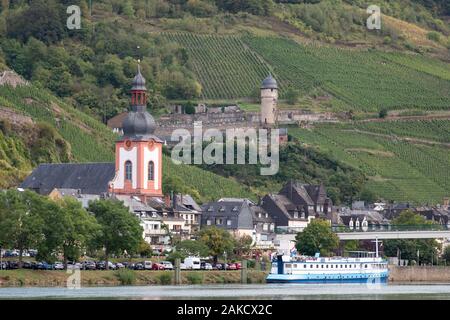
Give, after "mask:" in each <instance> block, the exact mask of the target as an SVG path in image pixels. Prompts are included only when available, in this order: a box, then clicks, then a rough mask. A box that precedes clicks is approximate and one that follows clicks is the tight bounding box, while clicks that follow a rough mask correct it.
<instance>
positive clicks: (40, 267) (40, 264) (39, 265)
mask: <svg viewBox="0 0 450 320" xmlns="http://www.w3.org/2000/svg"><path fill="white" fill-rule="evenodd" d="M35 268H36V269H37V270H53V265H52V264H50V263H47V262H45V261H41V262H37V263H36V266H35Z"/></svg>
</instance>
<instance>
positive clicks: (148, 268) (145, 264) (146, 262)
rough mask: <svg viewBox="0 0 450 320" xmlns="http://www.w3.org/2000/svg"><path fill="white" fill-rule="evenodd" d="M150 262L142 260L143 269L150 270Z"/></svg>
mask: <svg viewBox="0 0 450 320" xmlns="http://www.w3.org/2000/svg"><path fill="white" fill-rule="evenodd" d="M152 264H153V263H152V262H151V261H144V269H145V270H152Z"/></svg>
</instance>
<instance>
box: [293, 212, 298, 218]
mask: <svg viewBox="0 0 450 320" xmlns="http://www.w3.org/2000/svg"><path fill="white" fill-rule="evenodd" d="M294 219H298V212H297V211H295V212H294Z"/></svg>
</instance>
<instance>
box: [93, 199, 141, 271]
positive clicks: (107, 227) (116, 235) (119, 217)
mask: <svg viewBox="0 0 450 320" xmlns="http://www.w3.org/2000/svg"><path fill="white" fill-rule="evenodd" d="M88 210H89V211H90V212H92V213H93V214H94V216H95V218H96V219H97V222H98V223H99V224H100V232H99V233H98V234H97V235H96V237H94V239H93V245H94V246H96V247H98V248H103V249H104V254H105V261H106V268H108V261H109V257H110V256H111V255H112V254H122V253H123V252H124V251H127V253H129V254H131V253H133V252H137V250H138V248H139V244H140V243H141V239H142V233H143V229H142V227H141V225H140V224H139V220H138V218H137V217H136V216H134V215H133V214H131V213H130V212H129V211H128V208H126V207H125V206H124V205H123V203H122V202H121V201H118V200H109V199H108V200H96V201H93V202H91V203H90V204H89V208H88Z"/></svg>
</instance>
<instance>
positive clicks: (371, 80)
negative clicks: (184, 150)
mask: <svg viewBox="0 0 450 320" xmlns="http://www.w3.org/2000/svg"><path fill="white" fill-rule="evenodd" d="M162 37H164V38H165V39H167V40H169V41H173V42H176V43H178V44H180V45H182V46H183V47H184V48H185V49H186V50H187V52H188V56H189V59H190V62H191V68H192V70H193V71H194V72H195V74H196V75H197V77H198V79H199V80H200V82H201V84H202V87H203V91H202V92H203V98H204V99H238V98H248V97H252V96H253V97H254V96H255V91H257V89H258V87H259V82H260V81H261V79H263V78H264V76H265V75H266V74H268V73H269V72H272V73H273V74H274V76H275V77H276V79H277V80H278V81H279V83H280V87H281V89H280V91H281V98H284V97H285V96H286V92H287V91H288V89H289V88H290V89H294V90H298V91H299V92H300V93H301V94H302V95H303V96H308V95H314V94H317V92H325V94H329V95H331V96H333V97H335V98H336V99H335V100H334V101H335V103H334V104H333V106H334V109H335V110H339V111H344V110H345V111H347V110H356V111H367V112H376V111H379V110H380V109H388V110H394V109H421V110H443V109H448V108H449V106H450V66H449V64H447V63H444V62H441V61H439V60H435V59H431V58H429V57H425V56H421V55H417V54H406V53H399V52H396V53H394V52H392V53H388V52H383V51H377V50H372V49H370V50H367V49H365V50H355V49H347V48H339V47H333V46H327V45H317V44H316V45H315V44H299V43H297V42H295V41H293V40H290V39H286V38H282V37H261V36H250V35H246V36H238V35H232V36H226V35H220V36H215V35H196V34H192V33H163V34H162Z"/></svg>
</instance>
